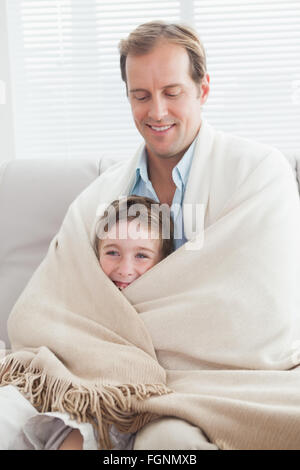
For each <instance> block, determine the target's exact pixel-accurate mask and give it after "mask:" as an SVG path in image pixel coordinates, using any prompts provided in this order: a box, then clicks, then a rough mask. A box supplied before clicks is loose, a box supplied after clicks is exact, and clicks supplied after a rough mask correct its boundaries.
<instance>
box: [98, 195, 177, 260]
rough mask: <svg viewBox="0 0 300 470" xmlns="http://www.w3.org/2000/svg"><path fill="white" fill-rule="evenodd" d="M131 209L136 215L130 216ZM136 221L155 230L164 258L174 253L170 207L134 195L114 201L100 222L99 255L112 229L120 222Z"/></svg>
mask: <svg viewBox="0 0 300 470" xmlns="http://www.w3.org/2000/svg"><path fill="white" fill-rule="evenodd" d="M135 205H136V206H135ZM132 206H134V207H132ZM130 207H132V209H133V211H132V212H133V213H134V215H130ZM128 212H129V215H128ZM135 219H138V220H139V221H140V222H141V224H142V225H143V226H144V227H147V228H148V229H151V230H153V231H154V232H155V234H156V235H158V238H159V240H160V252H161V256H162V258H165V257H166V256H168V255H169V254H171V253H172V252H173V251H174V223H173V220H172V217H171V212H170V208H169V206H168V205H167V204H162V205H161V204H160V203H158V202H157V201H155V200H154V199H151V198H149V197H144V196H136V195H132V196H125V197H123V198H121V199H116V200H114V201H113V202H112V203H111V204H110V205H109V206H108V207H107V208H106V210H105V211H104V213H103V215H102V216H101V217H100V219H99V220H98V222H97V225H96V240H95V251H96V253H97V255H98V249H99V243H101V240H102V239H103V238H104V237H105V234H107V233H108V232H109V231H110V230H111V228H112V227H114V226H115V225H116V224H117V223H118V222H119V221H122V220H127V221H128V222H130V221H132V220H135ZM150 236H151V235H150ZM156 239H157V238H156Z"/></svg>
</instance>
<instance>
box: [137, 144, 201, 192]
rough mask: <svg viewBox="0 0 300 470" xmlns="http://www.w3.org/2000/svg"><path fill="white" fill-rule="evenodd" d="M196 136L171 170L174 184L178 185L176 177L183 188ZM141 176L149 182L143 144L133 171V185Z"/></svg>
mask: <svg viewBox="0 0 300 470" xmlns="http://www.w3.org/2000/svg"><path fill="white" fill-rule="evenodd" d="M196 139H197V137H196V138H195V139H194V141H193V142H192V144H191V145H190V146H189V148H188V149H187V151H186V152H185V154H184V155H183V157H182V158H181V159H180V160H179V162H178V163H177V165H176V166H175V167H174V168H173V170H172V178H173V181H174V183H175V184H176V186H178V177H179V179H180V180H181V183H182V184H183V186H184V188H185V185H186V182H187V177H188V175H189V171H190V167H191V164H192V160H193V155H194V149H195V143H196ZM140 178H142V180H143V181H144V183H145V184H147V183H148V184H149V182H150V180H149V177H148V168H147V154H146V147H145V146H144V147H143V149H142V150H141V153H140V156H139V159H138V162H137V166H136V172H135V181H134V185H133V187H135V185H136V184H137V182H138V181H139V179H140Z"/></svg>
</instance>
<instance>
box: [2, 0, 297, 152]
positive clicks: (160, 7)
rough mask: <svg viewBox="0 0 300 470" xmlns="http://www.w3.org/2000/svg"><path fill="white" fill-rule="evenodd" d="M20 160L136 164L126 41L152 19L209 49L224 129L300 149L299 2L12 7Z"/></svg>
mask: <svg viewBox="0 0 300 470" xmlns="http://www.w3.org/2000/svg"><path fill="white" fill-rule="evenodd" d="M7 16H8V29H9V50H10V62H11V69H12V70H11V72H12V81H13V83H12V92H13V99H14V116H15V136H16V139H15V140H16V156H17V158H52V157H53V158H54V157H57V158H85V157H92V158H93V157H99V156H102V155H107V156H110V155H111V156H118V157H124V158H127V157H129V156H131V155H132V154H133V152H134V151H135V149H136V148H137V146H138V145H139V143H140V142H142V139H141V137H140V136H139V134H138V132H137V130H136V129H135V126H134V123H133V121H132V117H131V111H130V106H129V103H128V101H127V98H126V94H125V86H124V84H123V82H122V81H121V77H120V70H119V53H118V42H119V40H120V39H121V38H124V37H126V36H127V34H128V33H129V32H130V31H131V30H132V29H133V28H135V27H136V26H137V25H138V24H140V23H142V22H146V21H150V20H153V19H163V20H166V21H176V22H178V21H184V22H188V23H190V24H191V25H192V26H194V27H195V28H196V29H197V31H198V33H199V35H200V37H201V39H202V40H203V42H204V45H205V48H206V51H207V57H208V71H209V73H210V76H211V93H210V96H209V99H208V102H207V104H206V105H205V108H204V117H206V118H207V119H208V120H209V122H211V123H212V124H213V125H215V126H216V127H218V128H220V129H223V130H227V131H229V132H233V133H238V134H240V135H243V136H245V137H249V138H254V139H256V140H260V141H262V142H266V143H269V144H271V145H276V146H278V147H281V148H284V149H295V148H299V147H300V137H299V136H300V132H299V123H300V63H299V57H300V3H299V1H278V0H272V1H271V0H265V1H262V0H261V1H252V2H246V1H245V0H239V1H237V0H228V1H227V0H224V1H221V0H220V1H218V0H151V1H148V0H143V1H141V0H130V1H127V0H107V1H105V0H9V1H7Z"/></svg>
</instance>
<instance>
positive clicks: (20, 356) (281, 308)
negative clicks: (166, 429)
mask: <svg viewBox="0 0 300 470" xmlns="http://www.w3.org/2000/svg"><path fill="white" fill-rule="evenodd" d="M137 158H138V154H137V155H136V156H135V157H134V158H132V159H131V160H130V161H127V162H124V163H120V164H117V165H114V166H113V167H112V168H110V169H108V170H107V171H106V172H105V173H104V174H103V175H102V176H100V177H99V178H98V179H97V180H96V181H95V182H94V183H93V184H92V185H91V186H90V187H89V188H87V189H86V190H85V191H84V192H83V193H82V194H81V195H80V196H79V197H78V198H77V200H76V201H75V202H74V203H73V204H72V205H71V207H70V209H69V211H68V213H67V215H66V217H65V220H64V222H63V225H62V227H61V230H60V231H59V233H58V234H57V236H56V237H55V238H54V239H53V241H52V243H51V245H50V248H49V251H48V254H47V256H46V258H45V260H44V261H43V263H42V264H41V265H40V267H39V268H38V270H37V271H36V272H35V274H34V275H33V277H32V279H31V281H30V282H29V284H28V286H27V288H26V289H25V291H24V292H23V294H22V295H21V297H20V298H19V300H18V302H17V304H16V305H15V307H14V309H13V311H12V313H11V315H10V318H9V322H8V330H9V336H10V339H11V342H12V347H13V351H14V352H13V353H12V354H10V355H9V356H8V357H7V359H6V362H5V364H4V365H3V366H2V368H1V370H0V380H1V384H2V385H4V384H9V383H12V384H15V385H16V386H18V387H19V389H20V390H21V391H23V392H24V393H25V394H26V396H27V397H28V399H30V401H31V402H32V403H33V404H34V406H36V407H37V408H38V409H39V410H40V411H46V410H48V411H54V410H59V411H66V412H69V413H70V414H71V415H72V416H74V418H75V419H78V420H79V421H90V422H92V423H93V424H94V425H95V426H96V428H97V430H98V432H99V446H100V448H110V445H111V444H110V442H109V437H108V425H109V424H110V423H115V424H116V426H117V427H118V429H119V430H120V431H123V432H134V431H136V430H138V429H140V428H141V427H142V426H143V425H144V424H145V423H146V422H148V421H150V420H153V419H155V418H157V417H158V416H167V415H168V416H176V417H179V418H182V419H185V420H187V421H189V422H191V423H192V424H195V425H197V426H199V427H200V428H201V429H202V430H203V431H204V432H205V434H206V435H207V436H208V438H209V440H211V441H212V442H214V443H215V444H216V445H217V446H218V447H219V448H220V449H299V448H300V392H299V391H300V374H299V370H300V369H299V368H298V367H297V366H299V364H300V341H299V340H300V318H299V316H300V295H299V291H300V289H299V279H300V276H299V274H300V272H299V271H300V210H299V208H300V205H299V196H298V193H297V186H296V182H295V179H294V175H293V173H292V170H291V168H290V167H289V165H288V163H287V162H286V161H285V158H284V157H283V156H282V155H281V154H280V153H279V152H278V151H276V150H274V149H272V148H269V147H266V146H262V145H259V144H255V143H252V142H250V141H245V140H242V139H239V138H236V137H233V136H230V135H225V134H223V133H220V132H216V131H215V130H214V129H213V128H212V127H211V126H210V125H209V124H208V123H206V122H204V123H203V124H202V126H201V130H200V134H199V137H198V140H197V144H196V148H195V156H194V159H193V162H192V167H191V171H190V176H189V180H188V186H187V190H186V192H185V197H184V204H185V205H184V208H183V210H184V222H185V228H186V231H187V236H188V239H189V240H190V241H188V242H187V244H185V245H183V246H182V247H180V248H179V249H178V250H177V251H175V252H174V253H172V254H171V255H170V256H169V257H167V258H165V259H164V260H163V261H161V262H160V263H159V264H157V265H156V266H154V267H153V268H152V269H151V270H149V271H148V272H146V273H145V274H144V275H143V276H141V277H140V278H139V279H137V280H136V281H134V282H133V283H132V284H131V285H130V286H129V287H127V288H126V289H125V290H123V291H122V292H121V291H119V290H118V288H117V287H116V286H115V285H114V284H113V283H112V282H111V281H110V280H109V279H108V278H107V277H106V275H105V274H104V273H103V272H102V270H101V268H100V267H99V265H98V262H97V259H96V256H95V253H94V251H93V247H92V246H93V242H94V236H95V222H96V216H95V215H96V214H98V215H99V214H100V213H101V211H103V209H104V207H106V205H107V204H108V203H110V202H111V201H112V200H113V199H115V198H117V197H118V196H120V195H125V194H128V193H129V191H130V189H131V186H132V183H133V180H134V173H135V165H136V162H137ZM190 204H194V205H196V204H203V207H204V215H205V217H204V228H205V230H204V243H203V246H202V248H201V249H195V246H196V245H195V244H194V245H193V243H194V241H193V239H195V238H196V239H199V237H200V238H201V233H200V232H201V224H200V225H199V224H195V221H194V220H193V218H192V216H191V211H190V207H189V205H190ZM187 207H189V210H188V209H187ZM199 227H200V228H199ZM20 236H22V234H20ZM193 237H194V238H193ZM198 248H199V247H198Z"/></svg>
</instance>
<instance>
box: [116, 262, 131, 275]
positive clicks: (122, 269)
mask: <svg viewBox="0 0 300 470" xmlns="http://www.w3.org/2000/svg"><path fill="white" fill-rule="evenodd" d="M133 274H134V266H133V263H132V262H131V261H128V260H123V261H121V262H120V264H119V267H118V275H119V276H122V277H124V278H125V277H127V276H129V277H130V276H133Z"/></svg>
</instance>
